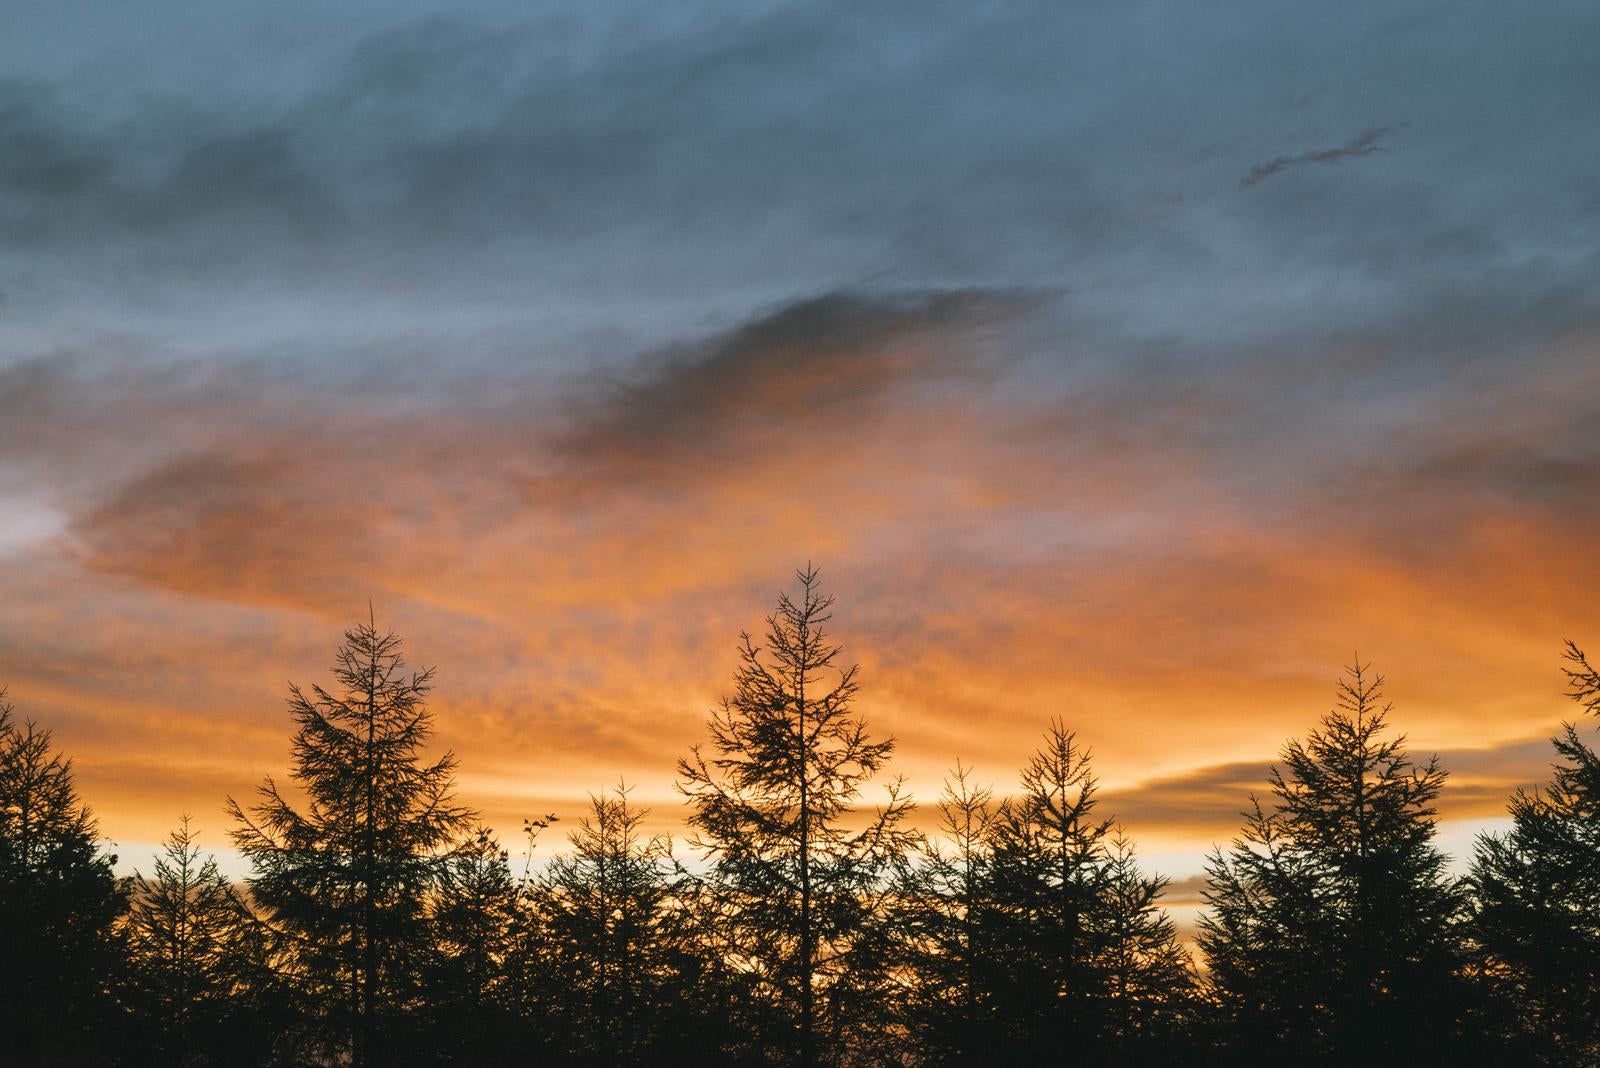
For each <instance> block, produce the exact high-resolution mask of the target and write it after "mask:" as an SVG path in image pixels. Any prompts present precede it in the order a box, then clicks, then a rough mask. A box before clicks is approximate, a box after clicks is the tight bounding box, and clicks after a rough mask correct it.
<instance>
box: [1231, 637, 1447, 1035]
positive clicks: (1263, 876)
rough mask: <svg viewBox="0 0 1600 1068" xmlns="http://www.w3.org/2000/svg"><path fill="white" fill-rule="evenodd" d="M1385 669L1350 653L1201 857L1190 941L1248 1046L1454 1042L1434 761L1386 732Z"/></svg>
mask: <svg viewBox="0 0 1600 1068" xmlns="http://www.w3.org/2000/svg"><path fill="white" fill-rule="evenodd" d="M1382 684H1383V679H1382V678H1381V677H1376V676H1373V675H1371V674H1370V673H1369V672H1368V670H1367V669H1366V668H1365V667H1363V666H1362V665H1361V664H1359V663H1357V664H1356V666H1355V667H1353V668H1351V669H1350V671H1349V677H1348V679H1342V680H1341V681H1340V683H1339V690H1338V702H1337V705H1336V707H1335V708H1334V709H1333V710H1332V711H1331V712H1329V713H1328V714H1327V715H1326V716H1324V717H1323V719H1322V723H1321V726H1320V727H1319V728H1318V729H1316V730H1313V731H1312V732H1311V733H1310V735H1309V736H1308V737H1307V739H1306V741H1305V742H1304V743H1301V742H1298V741H1294V742H1290V743H1289V745H1288V746H1287V747H1286V748H1285V749H1284V752H1283V756H1282V760H1283V766H1282V767H1281V768H1276V767H1275V768H1273V769H1272V771H1271V773H1270V775H1269V783H1270V786H1271V791H1272V795H1273V804H1272V807H1271V808H1263V807H1262V805H1261V803H1260V802H1259V801H1256V800H1255V799H1254V798H1252V809H1251V811H1250V812H1249V813H1248V814H1247V822H1246V825H1245V828H1244V830H1243V832H1242V833H1241V835H1240V836H1239V838H1238V839H1236V840H1235V842H1234V843H1233V846H1232V847H1231V848H1230V849H1229V850H1228V851H1227V852H1226V853H1223V852H1221V851H1218V852H1216V853H1214V854H1213V855H1212V857H1211V858H1210V860H1209V862H1208V868H1207V872H1208V877H1209V887H1208V889H1207V891H1206V900H1207V902H1208V904H1209V905H1210V912H1209V914H1208V915H1207V916H1205V917H1204V918H1203V919H1202V921H1201V934H1200V945H1201V947H1202V949H1203V950H1204V951H1205V953H1206V956H1207V959H1208V960H1209V963H1210V971H1211V978H1212V982H1213V987H1214V990H1215V991H1216V993H1217V995H1218V998H1219V1000H1220V1003H1221V1005H1222V1006H1223V1009H1224V1011H1225V1012H1226V1014H1227V1017H1228V1021H1229V1025H1230V1026H1231V1028H1232V1030H1233V1032H1234V1034H1235V1037H1236V1040H1237V1042H1238V1043H1239V1045H1240V1047H1241V1050H1242V1052H1243V1053H1244V1055H1245V1056H1246V1057H1247V1058H1253V1057H1265V1056H1270V1055H1274V1054H1278V1053H1282V1052H1284V1051H1288V1050H1293V1051H1294V1052H1295V1053H1296V1055H1297V1056H1302V1057H1308V1058H1311V1059H1314V1060H1321V1061H1328V1062H1332V1063H1340V1064H1348V1063H1363V1062H1364V1063H1378V1064H1388V1063H1396V1062H1400V1061H1404V1060H1407V1059H1409V1058H1416V1057H1421V1058H1423V1059H1424V1060H1426V1059H1428V1058H1430V1057H1437V1056H1442V1055H1444V1054H1445V1052H1446V1051H1449V1050H1451V1049H1453V1048H1457V1045H1456V1044H1457V1043H1458V1040H1459V1027H1458V1021H1457V1014H1458V1011H1459V1010H1460V1008H1461V1005H1462V1002H1461V1000H1460V999H1461V996H1462V993H1461V986H1460V982H1459V978H1458V976H1459V967H1460V950H1461V943H1460V929H1459V925H1460V919H1461V916H1462V911H1463V906H1464V897H1463V893H1462V889H1461V887H1460V886H1459V884H1458V883H1457V882H1456V881H1455V880H1453V879H1452V878H1451V877H1450V876H1449V875H1448V874H1447V872H1446V871H1445V863H1446V858H1445V856H1444V854H1442V853H1441V852H1439V850H1437V849H1436V848H1435V847H1434V845H1433V837H1434V816H1435V810H1434V807H1433V803H1434V801H1435V799H1436V798H1437V797H1438V795H1439V791H1440V788H1441V787H1442V786H1443V784H1444V780H1445V772H1444V771H1443V770H1442V769H1440V767H1439V765H1438V761H1437V759H1436V758H1435V759H1430V760H1429V761H1428V763H1426V764H1424V765H1420V766H1419V765H1416V764H1414V763H1413V762H1412V761H1411V759H1410V758H1409V756H1408V755H1407V754H1406V750H1405V747H1404V742H1405V739H1404V737H1403V736H1401V737H1393V738H1385V737H1384V732H1385V730H1386V727H1387V719H1388V713H1389V711H1390V706H1388V705H1387V704H1382V703H1381V700H1382V697H1381V692H1380V689H1381V686H1382Z"/></svg>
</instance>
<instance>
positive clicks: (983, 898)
mask: <svg viewBox="0 0 1600 1068" xmlns="http://www.w3.org/2000/svg"><path fill="white" fill-rule="evenodd" d="M993 797H994V794H993V790H992V789H990V788H989V787H981V786H978V785H976V784H974V783H973V782H972V781H971V779H970V772H969V771H968V769H967V768H965V767H963V766H961V764H959V763H958V764H957V765H956V767H955V769H954V770H953V771H951V773H950V776H949V777H948V778H947V779H946V780H945V784H944V791H943V793H942V794H941V795H940V797H939V800H938V802H937V811H938V817H939V824H938V833H937V835H936V836H935V837H933V838H930V839H929V840H928V841H927V842H925V843H924V844H923V847H922V849H921V850H920V855H919V856H918V857H917V859H916V862H915V863H914V864H911V865H908V866H907V868H906V870H905V873H904V880H903V884H902V887H901V891H900V895H899V896H900V907H899V915H898V917H897V919H896V922H897V925H898V928H899V936H900V938H901V940H902V942H903V943H904V946H905V957H906V970H907V971H908V972H909V974H910V975H911V977H912V978H911V982H912V989H911V991H910V994H909V998H908V1002H909V1004H908V1007H907V1017H908V1019H907V1023H908V1028H909V1031H910V1032H911V1034H912V1036H913V1038H914V1040H915V1045H916V1048H917V1050H918V1059H919V1061H921V1062H924V1063H931V1064H971V1063H974V1062H976V1061H978V1060H981V1059H983V1058H984V1057H986V1056H988V1055H990V1054H991V1053H992V1052H993V1051H994V1041H993V1039H994V1028H993V1026H992V1024H991V1022H990V1017H991V1016H992V1014H993V1013H994V1012H995V1005H994V995H993V987H994V975H993V973H994V972H995V970H996V968H997V964H998V962H997V960H996V955H995V952H994V949H993V945H992V937H991V935H992V929H993V926H994V925H993V920H992V917H991V916H989V915H988V911H989V910H990V909H992V908H993V900H992V868H993V852H992V849H991V836H992V831H993V823H994V818H995V814H996V805H995V803H994V800H993Z"/></svg>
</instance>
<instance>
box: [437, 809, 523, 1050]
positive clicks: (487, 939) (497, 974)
mask: <svg viewBox="0 0 1600 1068" xmlns="http://www.w3.org/2000/svg"><path fill="white" fill-rule="evenodd" d="M521 897H522V894H521V888H520V887H519V886H518V885H517V882H516V880H515V879H514V878H513V876H512V874H511V867H510V863H509V856H508V854H507V852H506V851H505V850H504V849H502V848H501V846H500V843H499V842H498V841H497V840H496V839H495V837H494V835H493V833H492V832H490V831H489V830H488V829H487V828H483V827H480V828H478V830H477V831H476V832H475V833H474V834H472V835H471V836H470V837H469V838H468V839H467V841H466V842H465V843H464V844H463V845H462V846H460V847H459V848H458V849H456V850H454V851H453V852H452V853H451V854H450V855H449V856H447V857H446V858H445V860H444V863H443V866H442V870H441V872H440V876H439V883H438V887H437V889H436V891H435V892H434V894H433V895H432V896H431V898H430V902H429V921H430V930H431V934H432V945H431V948H430V953H429V956H428V972H427V986H428V993H427V1001H428V1008H427V1013H426V1018H427V1019H428V1021H429V1022H428V1026H427V1031H428V1035H427V1040H426V1041H425V1042H424V1043H422V1045H423V1046H425V1047H427V1048H428V1049H430V1050H432V1051H434V1052H435V1053H436V1054H437V1059H439V1060H440V1061H442V1062H444V1063H450V1064H482V1065H493V1064H503V1063H505V1062H506V1061H507V1060H511V1059H514V1058H516V1057H517V1055H518V1053H519V1051H518V1049H517V1047H516V1045H515V1038H516V1037H517V1036H516V1035H515V1031H516V1027H515V1022H514V1021H515V1018H516V1016H517V1015H518V1014H519V1012H520V1010H521V1006H520V1005H518V1004H517V1003H516V991H515V989H514V986H515V984H514V983H513V982H512V980H511V977H510V960H511V957H512V954H513V943H514V939H515V935H516V927H517V911H518V908H519V905H520V902H521ZM521 1052H526V1051H521Z"/></svg>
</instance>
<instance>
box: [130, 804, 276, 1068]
mask: <svg viewBox="0 0 1600 1068" xmlns="http://www.w3.org/2000/svg"><path fill="white" fill-rule="evenodd" d="M133 882H134V892H133V901H132V908H131V910H130V911H129V914H128V917H127V920H126V932H127V946H128V954H129V958H130V961H131V963H132V971H133V984H134V986H135V987H136V989H137V991H138V995H139V996H138V999H137V1000H138V1003H139V1006H140V1008H141V1009H142V1010H143V1012H144V1014H146V1015H147V1016H148V1017H149V1018H150V1025H151V1026H150V1032H151V1033H150V1035H149V1037H148V1039H147V1041H148V1042H149V1043H150V1044H151V1045H152V1046H153V1047H154V1048H155V1050H156V1051H157V1052H159V1054H160V1056H161V1060H162V1062H163V1063H167V1064H216V1063H219V1062H221V1061H228V1062H229V1063H234V1064H246V1063H251V1062H254V1061H260V1060H264V1059H265V1057H266V1054H267V1050H268V1046H269V1042H268V1041H267V1038H266V1036H264V1035H263V1034H262V1033H261V1031H260V1028H259V1022H258V1020H257V1019H256V1017H255V1014H253V1013H251V1012H250V1011H249V1009H250V1003H251V1000H252V996H253V995H254V994H256V993H258V991H256V990H253V989H252V985H253V984H254V983H255V982H256V981H257V979H258V976H259V975H260V973H261V972H262V971H263V970H264V968H265V964H266V960H265V958H266V953H267V950H266V945H265V941H264V938H263V937H262V932H261V931H260V929H259V924H258V922H257V921H256V919H255V917H254V916H253V915H252V914H251V912H250V909H249V906H248V905H247V904H246V903H245V901H244V900H243V898H242V897H241V896H240V894H239V892H238V890H237V888H236V887H235V886H234V885H233V884H232V883H231V882H230V881H229V880H228V878H227V877H226V876H224V875H223V874H222V872H221V871H220V870H219V869H218V867H217V862H216V858H214V857H202V856H201V855H200V850H199V846H198V845H197V844H196V842H195V837H194V834H193V833H192V832H191V831H190V829H189V818H188V817H187V816H185V817H183V820H182V822H181V823H180V824H179V826H178V827H177V829H175V830H174V831H173V832H172V833H171V835H169V836H168V838H167V841H166V845H165V846H164V848H163V849H162V852H161V853H160V855H158V856H157V857H156V861H155V868H154V876H153V878H151V879H144V878H143V877H141V876H139V875H137V874H136V875H135V876H134V880H133Z"/></svg>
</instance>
